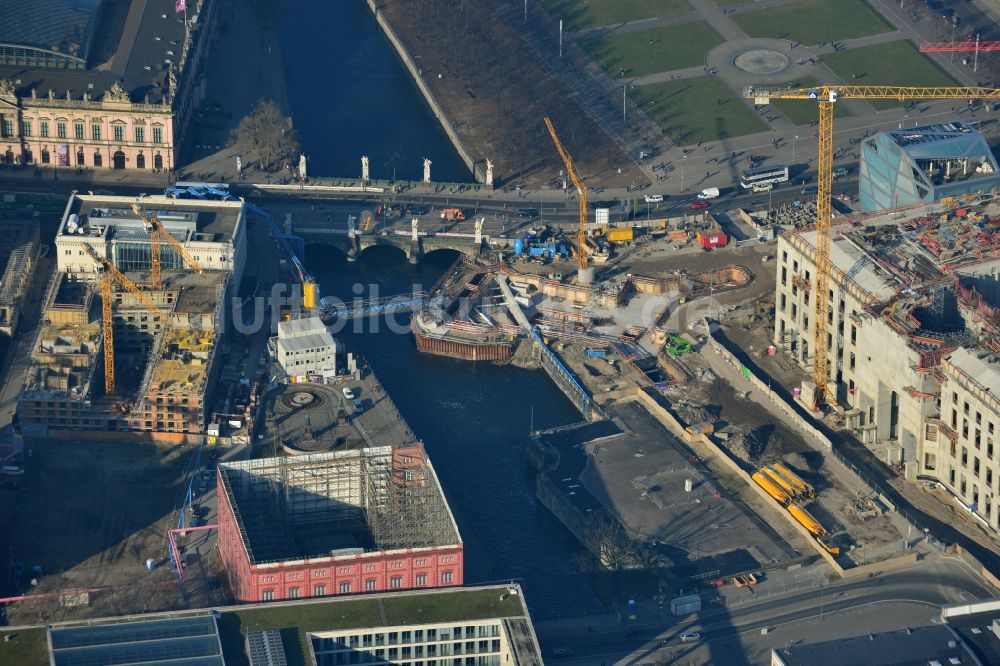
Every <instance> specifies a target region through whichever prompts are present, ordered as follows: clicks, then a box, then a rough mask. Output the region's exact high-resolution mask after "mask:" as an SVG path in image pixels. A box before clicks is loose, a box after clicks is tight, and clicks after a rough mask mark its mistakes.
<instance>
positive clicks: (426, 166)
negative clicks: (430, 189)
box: [424, 157, 431, 185]
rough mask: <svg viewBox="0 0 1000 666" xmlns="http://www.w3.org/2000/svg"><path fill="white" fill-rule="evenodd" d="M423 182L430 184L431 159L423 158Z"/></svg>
mask: <svg viewBox="0 0 1000 666" xmlns="http://www.w3.org/2000/svg"><path fill="white" fill-rule="evenodd" d="M424 184H426V185H430V184H431V161H430V160H429V159H427V158H426V157H425V158H424Z"/></svg>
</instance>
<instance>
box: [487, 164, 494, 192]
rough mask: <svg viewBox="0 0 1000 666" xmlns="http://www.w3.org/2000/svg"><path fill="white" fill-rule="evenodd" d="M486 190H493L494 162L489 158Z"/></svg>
mask: <svg viewBox="0 0 1000 666" xmlns="http://www.w3.org/2000/svg"><path fill="white" fill-rule="evenodd" d="M486 189H488V190H492V189H493V162H490V160H489V158H487V159H486Z"/></svg>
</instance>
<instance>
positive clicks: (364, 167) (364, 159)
mask: <svg viewBox="0 0 1000 666" xmlns="http://www.w3.org/2000/svg"><path fill="white" fill-rule="evenodd" d="M361 182H362V183H363V184H364V185H367V184H368V183H369V182H371V181H370V180H369V178H368V156H367V155H362V156H361Z"/></svg>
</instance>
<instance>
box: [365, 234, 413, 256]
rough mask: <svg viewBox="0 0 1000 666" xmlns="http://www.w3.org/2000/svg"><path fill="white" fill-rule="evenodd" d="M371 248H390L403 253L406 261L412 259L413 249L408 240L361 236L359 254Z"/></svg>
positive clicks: (392, 237) (391, 237)
mask: <svg viewBox="0 0 1000 666" xmlns="http://www.w3.org/2000/svg"><path fill="white" fill-rule="evenodd" d="M373 247H391V248H395V249H397V250H399V251H400V252H402V253H403V255H404V256H405V257H406V259H412V258H413V247H412V244H411V243H410V241H409V239H407V238H402V237H394V236H362V237H361V238H360V239H359V241H358V248H359V250H360V251H361V254H362V255H364V253H365V252H367V251H368V250H370V249H371V248H373Z"/></svg>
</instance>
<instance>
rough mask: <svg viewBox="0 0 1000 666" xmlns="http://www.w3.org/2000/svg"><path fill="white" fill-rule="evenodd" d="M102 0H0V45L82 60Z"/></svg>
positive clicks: (88, 44) (88, 45) (84, 59)
mask: <svg viewBox="0 0 1000 666" xmlns="http://www.w3.org/2000/svg"><path fill="white" fill-rule="evenodd" d="M103 3H104V0H2V1H0V44H10V45H15V46H23V47H32V48H36V49H45V50H50V51H55V52H57V53H60V54H63V55H65V56H70V57H73V58H79V59H80V60H83V61H86V59H87V49H88V48H89V47H90V43H91V37H92V36H93V34H94V30H95V28H96V25H97V19H98V15H99V14H100V9H101V5H102V4H103Z"/></svg>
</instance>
